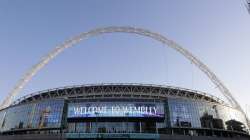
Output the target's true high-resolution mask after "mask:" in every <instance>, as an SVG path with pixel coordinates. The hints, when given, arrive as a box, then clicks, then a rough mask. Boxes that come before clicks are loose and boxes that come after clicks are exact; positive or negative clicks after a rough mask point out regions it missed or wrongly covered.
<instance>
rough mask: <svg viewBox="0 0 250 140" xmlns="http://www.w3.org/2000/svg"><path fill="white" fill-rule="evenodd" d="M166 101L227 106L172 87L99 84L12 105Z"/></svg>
mask: <svg viewBox="0 0 250 140" xmlns="http://www.w3.org/2000/svg"><path fill="white" fill-rule="evenodd" d="M136 97H138V98H143V99H166V98H169V97H171V98H185V99H191V100H199V101H206V102H212V103H217V104H224V105H226V104H225V103H224V102H223V101H222V100H221V99H219V98H217V97H215V96H212V95H209V94H206V93H204V92H200V91H195V90H189V89H184V88H178V87H172V86H159V85H145V84H98V85H81V86H72V87H62V88H56V89H50V90H45V91H40V92H37V93H33V94H30V95H27V96H24V97H22V98H20V99H18V100H16V101H15V102H14V103H13V104H12V105H17V104H22V103H29V102H35V101H40V100H45V99H54V98H64V99H71V98H72V99H73V98H78V99H97V98H100V99H105V98H122V99H124V98H132V99H133V98H136Z"/></svg>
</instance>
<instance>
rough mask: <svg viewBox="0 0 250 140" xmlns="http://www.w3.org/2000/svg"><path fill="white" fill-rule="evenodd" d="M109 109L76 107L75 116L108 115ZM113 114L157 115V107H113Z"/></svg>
mask: <svg viewBox="0 0 250 140" xmlns="http://www.w3.org/2000/svg"><path fill="white" fill-rule="evenodd" d="M107 112H108V109H107V106H102V107H99V106H93V107H74V114H75V115H84V114H93V113H94V114H97V116H98V114H101V113H104V114H105V113H107ZM111 113H112V114H118V113H122V114H130V113H131V114H136V113H139V114H141V113H144V114H151V115H155V114H156V113H157V108H156V107H148V106H137V107H135V106H111Z"/></svg>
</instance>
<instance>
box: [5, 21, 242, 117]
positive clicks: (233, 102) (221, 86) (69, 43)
mask: <svg viewBox="0 0 250 140" xmlns="http://www.w3.org/2000/svg"><path fill="white" fill-rule="evenodd" d="M117 32H120V33H131V34H137V35H141V36H145V37H149V38H152V39H154V40H157V41H159V42H161V43H163V44H164V46H166V47H170V48H172V49H174V50H176V51H177V52H179V53H180V54H182V55H183V56H185V57H186V58H187V59H188V60H190V61H191V62H192V63H193V64H194V65H195V66H197V67H198V68H199V69H200V70H201V71H202V72H204V74H205V75H207V77H208V78H209V79H210V80H211V81H212V83H214V84H215V86H217V87H218V89H219V90H220V91H221V93H222V94H223V95H224V96H225V97H226V98H227V99H228V101H229V102H230V104H231V105H232V107H234V108H236V109H238V110H240V111H241V112H243V113H244V111H243V109H242V108H241V106H240V105H239V103H238V102H237V101H236V100H235V98H234V97H233V95H232V94H231V93H230V91H229V90H228V88H226V86H225V85H224V84H223V83H222V82H221V81H220V80H219V78H218V77H217V76H216V75H215V74H214V73H213V72H212V71H211V70H210V69H209V68H208V67H207V66H206V65H205V64H204V63H203V62H201V61H200V60H199V59H197V58H196V57H195V56H194V55H192V54H191V53H190V52H189V51H188V50H186V49H184V48H183V47H181V46H180V45H179V44H177V43H176V42H174V41H172V40H170V39H168V38H166V37H165V36H163V35H161V34H158V33H155V32H151V31H149V30H146V29H142V28H135V27H124V26H120V27H117V26H111V27H105V28H97V29H94V30H90V31H89V32H84V33H81V34H79V35H77V36H75V37H73V38H71V39H69V40H66V41H65V42H64V43H62V44H61V45H59V46H57V47H56V48H55V49H54V50H52V51H51V52H49V53H48V54H47V55H46V56H45V57H43V58H42V59H41V60H40V62H39V63H37V64H36V65H34V66H33V67H32V68H31V69H30V70H29V71H28V72H27V73H26V74H25V75H24V76H23V78H22V79H20V80H19V81H18V83H17V84H16V86H15V87H14V88H13V89H12V90H11V92H10V93H9V94H8V95H7V97H6V98H5V99H4V101H3V103H2V104H1V106H0V108H5V107H8V106H9V105H11V103H12V101H13V100H14V98H15V97H16V96H17V95H18V93H19V92H20V91H21V90H22V89H23V88H24V86H25V85H26V84H27V83H28V82H29V81H30V80H31V79H32V77H33V76H35V75H36V74H37V72H38V71H39V70H41V69H42V68H43V67H44V66H45V65H46V64H48V63H49V62H50V61H51V60H52V59H54V58H55V57H56V56H57V55H59V54H60V53H61V52H63V51H64V50H65V49H67V48H70V47H73V46H74V45H75V44H77V43H79V42H80V41H82V40H84V39H87V38H89V37H92V36H97V35H101V34H107V33H117ZM244 114H245V113H244Z"/></svg>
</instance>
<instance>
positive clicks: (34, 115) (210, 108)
mask: <svg viewBox="0 0 250 140" xmlns="http://www.w3.org/2000/svg"><path fill="white" fill-rule="evenodd" d="M108 33H129V34H136V35H140V36H144V37H148V38H150V39H153V40H155V41H159V42H161V43H162V44H163V45H164V46H165V47H170V48H172V49H174V50H175V51H176V52H178V53H179V54H181V55H183V56H184V57H185V58H186V59H188V60H189V61H190V62H191V63H192V64H194V65H195V66H196V67H197V68H199V69H200V70H201V71H202V72H203V73H204V74H205V75H206V76H207V77H208V78H209V79H210V81H211V82H212V83H213V84H214V85H215V86H216V88H218V90H219V91H220V92H221V93H222V95H223V96H224V97H225V99H226V101H225V100H221V99H219V98H217V97H215V96H212V94H213V93H211V94H208V93H205V92H200V91H196V90H191V89H185V88H179V87H172V86H167V85H164V86H161V85H147V84H121V83H119V84H93V85H80V86H71V87H63V88H56V89H49V90H45V91H40V92H37V93H33V94H28V95H26V96H24V97H22V98H19V99H16V97H17V95H18V94H19V93H20V91H21V90H22V89H23V88H24V87H25V86H26V85H27V83H28V82H29V81H30V80H31V79H32V78H33V77H34V76H35V75H36V74H37V73H38V71H40V70H41V69H42V68H43V67H45V66H46V65H47V64H48V63H49V62H50V61H51V60H53V59H54V58H55V57H56V56H57V55H59V54H60V53H62V52H63V51H64V50H65V49H67V48H70V47H73V46H74V45H76V44H78V43H79V42H81V41H82V40H85V39H88V38H90V37H93V36H98V35H102V34H108ZM249 126H250V121H249V119H248V117H247V116H246V114H245V112H244V111H243V109H242V108H241V106H240V104H239V103H238V101H237V100H236V99H235V98H234V96H233V94H232V93H231V92H230V91H229V89H228V88H227V87H226V86H225V85H224V83H223V82H222V81H221V80H220V79H219V78H218V77H217V76H216V75H215V74H214V73H213V72H212V71H211V70H210V69H209V68H208V66H206V65H205V64H204V63H203V62H201V61H200V60H199V59H198V58H196V57H195V56H194V55H192V53H191V52H189V51H188V50H186V49H184V48H183V47H182V46H180V45H179V44H177V43H175V42H174V41H172V40H170V39H168V38H166V37H165V36H163V35H161V34H158V33H155V32H151V31H149V30H146V29H142V28H135V27H123V26H119V27H117V26H111V27H105V28H97V29H93V30H90V31H88V32H83V33H81V34H79V35H77V36H75V37H73V38H70V39H69V40H66V41H65V42H64V43H62V44H61V45H59V46H57V47H56V48H55V49H54V50H52V51H51V52H49V53H48V54H47V55H46V56H44V57H43V58H42V59H41V60H40V61H39V62H38V63H37V64H36V65H34V66H33V67H32V68H31V69H30V70H29V71H28V72H27V73H25V74H24V76H23V77H22V78H21V79H20V81H18V82H17V84H16V85H15V87H14V88H13V89H12V90H11V91H10V93H9V94H8V95H7V97H5V98H4V100H3V102H2V103H1V105H0V140H84V139H126V140H128V139H137V140H249V139H250V135H249Z"/></svg>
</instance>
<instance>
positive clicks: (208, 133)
mask: <svg viewBox="0 0 250 140" xmlns="http://www.w3.org/2000/svg"><path fill="white" fill-rule="evenodd" d="M0 132H1V134H0V139H1V140H16V139H18V140H20V139H21V140H26V139H32V140H43V139H46V140H49V139H51V140H52V139H53V140H66V139H152V140H154V139H163V140H165V139H171V140H175V139H176V140H177V139H178V140H182V139H183V140H186V139H187V140H190V139H194V140H195V139H197V140H199V139H202V140H206V139H213V140H216V139H218V140H220V139H232V140H233V139H237V140H239V139H242V140H244V139H246V140H247V139H250V136H249V134H248V128H247V124H246V120H245V116H244V115H243V114H242V113H241V112H240V111H238V110H236V109H234V108H231V107H229V106H227V105H226V104H225V103H224V102H223V101H222V100H220V99H218V98H216V97H213V96H211V95H208V94H206V93H202V92H198V91H193V90H188V89H181V88H176V87H170V86H158V85H141V84H100V85H82V86H74V87H64V88H58V89H51V90H46V91H42V92H38V93H35V94H30V95H28V96H26V97H23V98H21V99H19V100H17V101H15V103H14V104H12V105H11V106H9V107H8V108H5V109H2V110H0Z"/></svg>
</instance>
